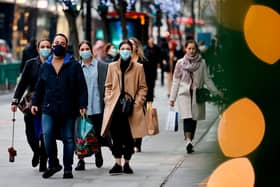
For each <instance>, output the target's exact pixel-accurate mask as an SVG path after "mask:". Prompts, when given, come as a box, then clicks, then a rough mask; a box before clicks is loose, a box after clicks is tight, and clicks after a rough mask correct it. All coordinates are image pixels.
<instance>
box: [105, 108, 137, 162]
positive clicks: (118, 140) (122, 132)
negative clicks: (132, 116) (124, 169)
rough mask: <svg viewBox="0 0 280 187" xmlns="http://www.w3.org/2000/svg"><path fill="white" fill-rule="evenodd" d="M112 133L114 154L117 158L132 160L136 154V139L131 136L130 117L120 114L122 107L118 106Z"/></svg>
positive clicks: (113, 117)
mask: <svg viewBox="0 0 280 187" xmlns="http://www.w3.org/2000/svg"><path fill="white" fill-rule="evenodd" d="M110 132H111V136H112V140H113V145H112V154H113V156H114V157H115V158H122V156H123V157H124V159H126V160H130V159H131V156H132V154H133V153H134V150H133V147H134V139H133V137H132V134H131V130H130V126H129V122H128V116H126V115H124V114H122V113H121V112H120V106H119V105H118V104H117V106H116V108H115V110H114V112H113V116H112V122H111V126H110Z"/></svg>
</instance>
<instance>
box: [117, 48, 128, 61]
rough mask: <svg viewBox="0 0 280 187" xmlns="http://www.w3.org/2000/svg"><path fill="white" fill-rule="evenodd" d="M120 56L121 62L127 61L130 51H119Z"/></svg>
mask: <svg viewBox="0 0 280 187" xmlns="http://www.w3.org/2000/svg"><path fill="white" fill-rule="evenodd" d="M120 55H121V58H122V59H123V60H128V59H129V57H130V56H131V51H130V50H126V49H125V50H121V51H120Z"/></svg>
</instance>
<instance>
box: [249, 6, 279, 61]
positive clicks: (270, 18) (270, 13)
mask: <svg viewBox="0 0 280 187" xmlns="http://www.w3.org/2000/svg"><path fill="white" fill-rule="evenodd" d="M279 33H280V15H279V14H278V13H277V12H276V11H274V10H273V9H271V8H269V7H265V6H261V5H254V6H251V7H250V9H249V10H248V13H247V15H246V17H245V22H244V35H245V39H246V42H247V45H248V46H249V48H250V50H251V51H252V52H253V53H254V54H255V55H256V56H257V57H258V58H259V59H261V60H262V61H264V62H266V63H268V64H274V63H275V62H277V61H278V60H279V58H280V53H279V51H280V45H279V43H280V37H279Z"/></svg>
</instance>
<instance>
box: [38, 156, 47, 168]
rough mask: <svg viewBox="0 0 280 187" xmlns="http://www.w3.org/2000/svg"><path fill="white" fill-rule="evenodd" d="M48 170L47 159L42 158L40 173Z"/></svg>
mask: <svg viewBox="0 0 280 187" xmlns="http://www.w3.org/2000/svg"><path fill="white" fill-rule="evenodd" d="M46 170H47V157H45V156H41V157H40V164H39V172H44V171H46Z"/></svg>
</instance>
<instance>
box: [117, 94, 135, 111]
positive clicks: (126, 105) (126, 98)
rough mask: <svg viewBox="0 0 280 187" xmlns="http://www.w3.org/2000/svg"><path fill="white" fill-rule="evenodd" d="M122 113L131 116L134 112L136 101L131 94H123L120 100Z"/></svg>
mask: <svg viewBox="0 0 280 187" xmlns="http://www.w3.org/2000/svg"><path fill="white" fill-rule="evenodd" d="M120 104H121V112H122V113H123V114H126V115H127V116H130V115H131V114H132V111H133V105H134V99H133V97H132V96H131V95H130V94H129V93H126V92H125V93H124V94H122V96H121V98H120Z"/></svg>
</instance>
